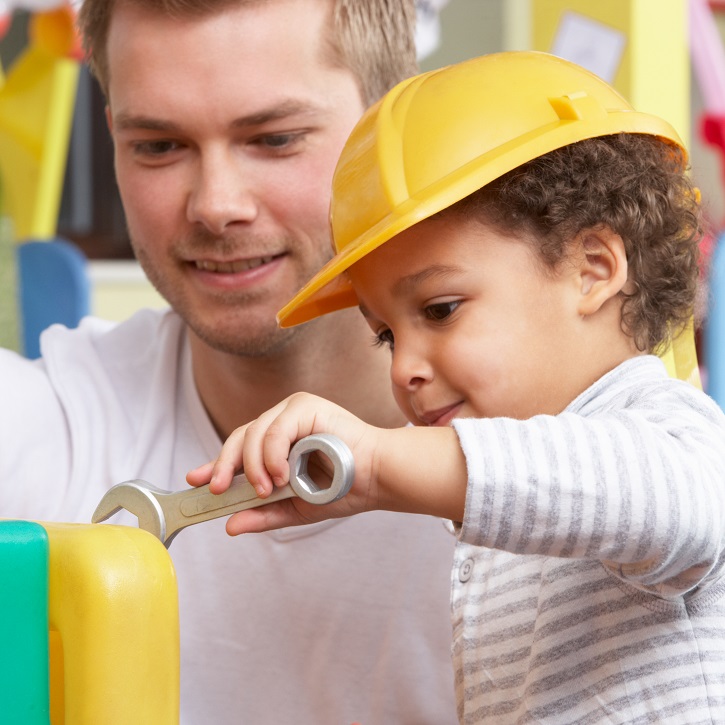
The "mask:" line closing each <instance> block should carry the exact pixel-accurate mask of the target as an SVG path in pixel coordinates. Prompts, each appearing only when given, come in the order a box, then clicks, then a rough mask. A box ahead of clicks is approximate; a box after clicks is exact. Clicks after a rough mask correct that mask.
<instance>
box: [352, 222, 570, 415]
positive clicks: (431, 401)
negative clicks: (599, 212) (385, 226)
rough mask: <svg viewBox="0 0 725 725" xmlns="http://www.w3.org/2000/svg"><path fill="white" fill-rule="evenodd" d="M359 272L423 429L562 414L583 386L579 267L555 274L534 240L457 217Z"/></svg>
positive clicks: (369, 309)
mask: <svg viewBox="0 0 725 725" xmlns="http://www.w3.org/2000/svg"><path fill="white" fill-rule="evenodd" d="M349 273H350V277H351V279H352V283H353V285H354V287H355V291H356V292H357V295H358V298H359V300H360V306H361V309H362V310H363V314H364V315H365V317H366V319H367V321H368V324H369V325H370V328H371V329H372V330H373V332H374V333H375V335H376V337H377V339H378V340H380V341H381V342H383V343H387V344H388V345H390V346H391V348H392V363H391V378H392V382H393V391H394V394H395V398H396V400H397V402H398V405H399V406H400V407H401V409H402V410H403V412H404V413H405V414H406V416H407V417H408V419H409V420H410V421H411V422H413V423H415V424H416V425H447V424H449V423H450V421H451V420H452V419H453V418H461V417H495V416H506V417H513V418H518V419H525V418H529V417H531V416H533V415H536V414H539V413H546V414H556V413H559V412H561V410H563V409H564V408H565V407H566V405H567V404H568V403H569V402H570V401H571V400H572V399H573V397H575V395H576V394H577V393H578V392H579V390H578V389H576V386H577V385H579V379H578V377H577V376H576V375H572V373H573V372H574V371H575V366H576V365H577V357H578V354H579V348H580V346H581V344H582V343H581V342H578V341H577V338H578V337H579V333H580V332H581V330H580V327H581V325H582V321H581V320H582V318H581V316H580V315H579V314H578V311H577V302H578V300H579V297H580V290H581V279H580V278H579V277H578V276H577V273H576V270H575V268H574V265H569V264H564V265H563V267H562V269H561V271H559V272H556V273H555V272H553V271H551V270H546V271H545V270H544V268H543V266H542V264H540V263H538V262H537V260H536V257H535V252H534V251H533V248H532V247H531V246H530V244H529V243H528V242H526V241H522V240H518V239H515V238H513V237H507V236H503V235H501V234H500V233H499V232H496V231H493V230H492V229H490V228H488V227H484V226H481V224H477V223H474V222H471V221H466V220H463V219H461V218H459V217H453V216H449V217H443V218H434V219H428V220H426V221H424V222H421V223H419V224H417V225H416V226H415V227H413V228H411V229H408V230H406V231H405V232H403V233H401V234H400V235H398V237H396V238H395V239H394V240H392V241H390V242H387V243H386V244H384V245H383V246H381V247H379V248H378V249H377V250H375V251H374V252H372V253H370V254H369V255H368V256H366V257H364V258H363V259H362V260H360V261H359V262H357V263H356V264H355V265H353V266H352V267H351V268H350V270H349ZM572 386H574V387H572Z"/></svg>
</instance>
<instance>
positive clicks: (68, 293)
mask: <svg viewBox="0 0 725 725" xmlns="http://www.w3.org/2000/svg"><path fill="white" fill-rule="evenodd" d="M86 265H87V261H86V257H85V255H84V254H83V252H82V251H81V250H80V249H79V248H78V247H76V246H75V245H74V244H73V243H71V242H69V241H67V240H65V239H53V240H48V241H27V242H23V243H21V244H19V245H18V270H19V275H18V276H19V283H20V315H21V318H22V332H21V339H22V343H23V352H24V354H25V356H26V357H29V358H37V357H40V333H41V332H42V331H43V330H45V328H46V327H48V326H50V325H52V324H53V323H56V322H59V323H61V324H63V325H65V326H66V327H77V326H78V323H79V322H80V321H81V318H82V317H83V316H85V315H87V314H88V313H89V311H90V282H89V279H88V274H87V270H86Z"/></svg>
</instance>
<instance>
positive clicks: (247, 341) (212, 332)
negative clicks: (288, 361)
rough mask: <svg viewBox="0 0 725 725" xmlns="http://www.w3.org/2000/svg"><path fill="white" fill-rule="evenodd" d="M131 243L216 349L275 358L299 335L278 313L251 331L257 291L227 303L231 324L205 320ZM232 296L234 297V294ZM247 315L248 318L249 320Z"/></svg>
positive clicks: (179, 310)
mask: <svg viewBox="0 0 725 725" xmlns="http://www.w3.org/2000/svg"><path fill="white" fill-rule="evenodd" d="M131 246H132V248H133V251H134V254H135V256H136V259H137V260H138V262H139V264H140V265H141V268H142V269H143V270H144V272H145V274H146V276H147V277H148V280H149V282H150V283H151V284H152V285H153V287H154V288H155V289H156V291H157V292H158V293H159V294H160V295H161V296H162V297H163V298H164V299H165V300H166V301H167V302H168V303H169V305H170V306H171V308H172V309H173V310H174V312H176V314H178V315H179V317H181V319H182V320H183V321H184V323H185V324H186V326H187V327H188V328H189V329H190V330H191V331H192V332H193V333H194V335H196V337H198V338H199V339H200V340H201V341H202V342H203V343H204V344H206V345H208V346H209V347H210V348H212V349H213V350H216V351H218V352H223V353H226V354H229V355H236V356H239V357H245V358H265V357H273V356H275V355H279V354H282V353H283V352H284V350H285V349H286V348H287V347H288V346H289V345H290V344H291V343H292V342H293V340H294V339H295V338H296V337H297V336H298V333H299V332H300V328H299V327H294V328H290V329H281V328H280V327H279V326H278V325H277V321H276V319H275V317H274V316H272V318H271V319H270V320H269V322H268V323H267V322H266V321H264V323H263V324H260V323H259V322H258V323H256V325H255V327H256V329H254V330H250V329H249V320H248V317H249V316H248V313H247V310H248V308H249V307H250V305H255V297H257V299H259V295H255V294H254V293H252V294H247V295H245V294H242V295H239V294H235V295H234V297H233V299H230V300H229V302H228V303H227V304H228V305H229V306H230V309H231V310H232V312H231V313H230V315H229V317H230V318H238V319H239V321H238V322H235V321H233V320H232V319H229V320H228V321H227V322H228V324H224V325H222V326H219V325H215V324H211V323H205V322H204V319H203V315H201V314H196V313H195V305H194V303H193V302H191V301H190V300H189V299H188V297H187V295H186V294H185V293H184V290H183V286H182V285H174V283H173V281H172V280H169V279H167V278H166V277H165V276H164V275H163V274H161V273H160V272H158V270H157V268H156V267H155V266H154V264H153V263H152V262H151V261H150V259H149V256H148V255H147V254H146V253H145V251H144V250H143V249H142V248H140V247H139V246H138V245H136V244H134V242H133V238H131ZM331 257H332V252H330V254H329V255H327V256H326V258H325V259H324V260H323V261H322V262H321V263H320V266H322V264H323V263H324V262H326V261H327V259H329V258H331ZM300 286H301V285H300ZM228 296H229V297H231V295H228ZM219 297H220V298H223V297H224V293H220V294H219ZM245 315H246V316H247V319H245ZM253 316H254V317H259V315H258V313H254V315H253Z"/></svg>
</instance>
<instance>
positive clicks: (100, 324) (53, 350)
mask: <svg viewBox="0 0 725 725" xmlns="http://www.w3.org/2000/svg"><path fill="white" fill-rule="evenodd" d="M183 327H184V326H183V322H182V320H181V318H180V317H179V316H178V315H177V314H176V313H175V312H173V311H171V310H168V309H164V310H152V309H143V310H139V311H138V312H136V313H135V314H134V315H133V316H131V317H129V318H128V319H127V320H124V321H123V322H111V321H109V320H102V319H100V318H98V317H85V318H83V320H81V322H80V324H79V325H78V327H76V328H73V329H69V328H67V327H63V326H62V325H53V326H51V327H49V328H48V329H47V330H45V331H44V332H43V333H42V335H41V338H40V347H41V352H42V356H43V358H48V357H49V356H54V355H58V354H61V355H64V354H71V355H73V354H75V355H76V356H79V355H83V354H87V349H88V347H89V346H90V347H93V348H94V349H95V350H97V351H99V352H101V353H102V352H104V351H108V352H112V353H113V354H124V353H125V354H133V352H134V350H136V349H137V346H138V345H142V344H148V345H149V346H150V347H156V348H158V346H159V345H163V344H165V343H168V342H169V341H172V340H173V341H175V340H178V337H179V335H180V334H181V332H182V330H183ZM151 343H153V345H152V344H151Z"/></svg>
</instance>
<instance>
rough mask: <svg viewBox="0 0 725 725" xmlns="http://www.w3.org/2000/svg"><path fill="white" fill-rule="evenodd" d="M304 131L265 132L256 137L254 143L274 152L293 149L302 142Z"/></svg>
mask: <svg viewBox="0 0 725 725" xmlns="http://www.w3.org/2000/svg"><path fill="white" fill-rule="evenodd" d="M303 137H304V134H302V133H273V134H265V135H264V136H259V137H258V138H256V139H254V141H253V144H254V145H255V146H259V147H260V148H262V149H268V150H269V151H272V152H285V151H293V150H294V149H296V148H297V146H298V145H299V144H300V143H301V142H302V139H303Z"/></svg>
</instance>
